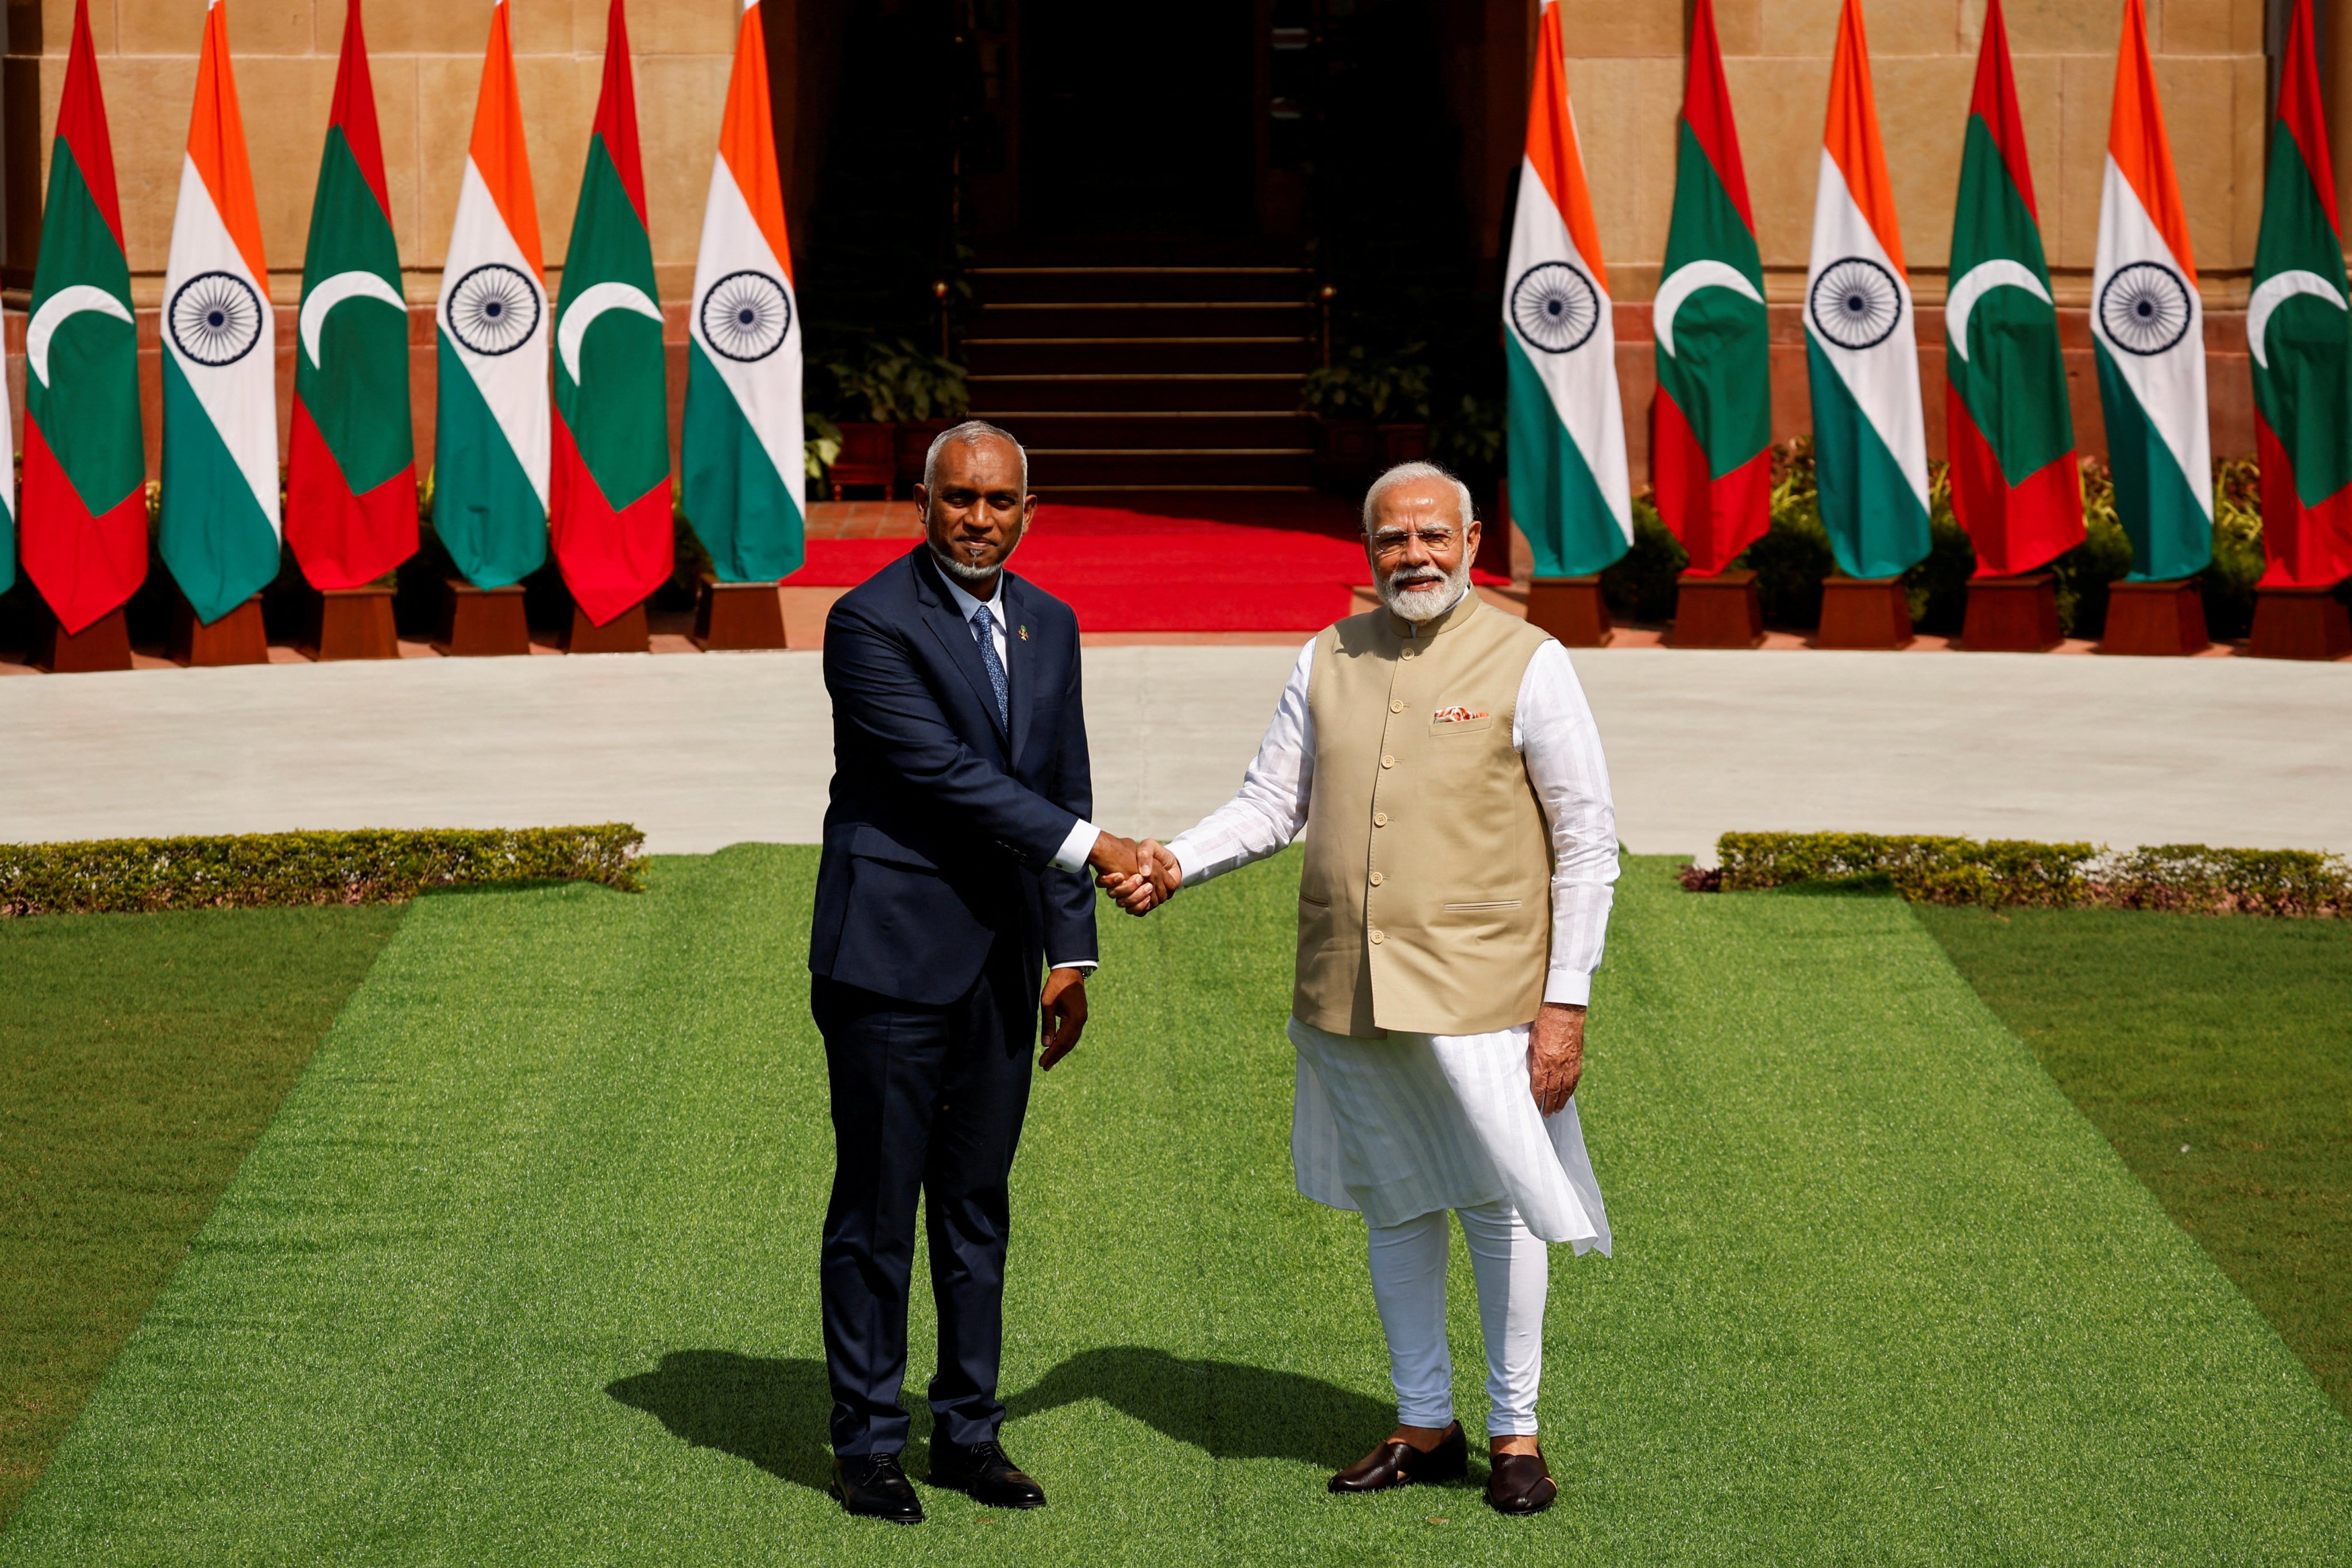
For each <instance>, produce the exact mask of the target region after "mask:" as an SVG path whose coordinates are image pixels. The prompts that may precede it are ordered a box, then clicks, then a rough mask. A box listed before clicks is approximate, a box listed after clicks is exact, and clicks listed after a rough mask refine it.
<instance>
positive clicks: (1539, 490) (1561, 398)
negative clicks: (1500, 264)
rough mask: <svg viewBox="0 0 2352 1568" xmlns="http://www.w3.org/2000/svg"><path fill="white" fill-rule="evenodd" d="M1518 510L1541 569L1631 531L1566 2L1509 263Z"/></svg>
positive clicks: (1597, 565) (1523, 170)
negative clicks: (1567, 43) (1565, 38)
mask: <svg viewBox="0 0 2352 1568" xmlns="http://www.w3.org/2000/svg"><path fill="white" fill-rule="evenodd" d="M1504 276H1505V278H1506V279H1508V282H1507V285H1506V287H1505V290H1504V294H1503V324H1504V327H1505V329H1506V330H1505V331H1504V333H1503V357H1504V360H1505V363H1507V366H1508V369H1509V374H1510V422H1509V428H1510V476H1511V514H1512V520H1513V521H1516V522H1517V524H1518V525H1519V528H1520V531H1523V532H1524V533H1526V535H1527V536H1528V546H1529V548H1530V549H1531V550H1532V551H1533V552H1534V554H1535V574H1536V575H1537V576H1538V577H1578V576H1583V575H1586V574H1590V573H1593V572H1598V571H1600V570H1601V568H1602V567H1604V566H1606V565H1608V564H1609V563H1611V562H1612V561H1614V560H1616V559H1617V558H1618V557H1619V556H1621V555H1622V554H1624V553H1625V550H1626V547H1627V546H1628V545H1629V544H1631V543H1632V542H1633V492H1632V489H1631V486H1630V485H1629V484H1628V482H1627V479H1626V469H1625V417H1624V414H1623V411H1622V406H1621V405H1620V404H1619V402H1618V395H1617V332H1616V328H1615V324H1614V323H1613V322H1612V321H1611V319H1610V310H1609V272H1608V269H1607V268H1606V267H1605V266H1604V265H1603V264H1602V262H1601V234H1600V230H1599V229H1598V228H1597V227H1595V226H1594V224H1593V221H1592V194H1591V190H1590V189H1589V188H1588V187H1587V186H1586V184H1585V183H1584V154H1583V152H1582V151H1581V149H1580V148H1579V146H1578V145H1577V140H1576V117H1575V115H1574V113H1573V112H1571V111H1570V109H1569V105H1568V65H1567V57H1566V54H1565V52H1564V50H1563V48H1562V46H1561V40H1560V30H1559V5H1558V3H1557V0H1544V8H1543V14H1542V16H1541V18H1540V19H1539V20H1538V22H1537V24H1536V79H1535V89H1534V92H1533V94H1532V96H1531V98H1530V100H1529V101H1528V149H1527V155H1526V158H1525V160H1524V161H1523V162H1522V163H1520V165H1519V204H1518V210H1517V212H1516V213H1515V214H1514V215H1513V216H1512V218H1511V257H1510V265H1509V268H1508V269H1507V271H1506V272H1505V274H1504Z"/></svg>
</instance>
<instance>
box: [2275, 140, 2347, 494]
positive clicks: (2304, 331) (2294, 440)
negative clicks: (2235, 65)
mask: <svg viewBox="0 0 2352 1568" xmlns="http://www.w3.org/2000/svg"><path fill="white" fill-rule="evenodd" d="M2289 272H2303V273H2307V274H2310V275H2311V276H2313V277H2314V278H2316V279H2318V280H2319V281H2320V282H2322V283H2324V284H2326V286H2327V287H2328V288H2331V289H2334V290H2335V296H2334V298H2332V299H2330V298H2326V297H2324V296H2322V295H2319V294H2315V293H2294V294H2289V295H2288V296H2286V298H2285V299H2284V300H2281V301H2280V302H2279V304H2278V306H2277V308H2276V309H2274V310H2273V311H2272V312H2271V315H2270V319H2269V321H2267V322H2266V323H2265V325H2264V330H2263V350H2264V353H2265V355H2266V357H2267V358H2268V360H2269V362H2270V363H2269V364H2268V366H2267V367H2265V366H2263V365H2262V364H2260V363H2257V364H2255V365H2254V366H2253V367H2252V369H2253V377H2254V406H2255V407H2256V408H2258V409H2260V410H2261V411H2262V416H2263V419H2264V421H2266V422H2267V423H2268V424H2269V426H2270V427H2271V429H2272V430H2273V431H2274V432H2276V434H2277V436H2278V438H2279V440H2280V441H2281V442H2282V443H2283V444H2284V446H2285V447H2286V449H2287V455H2288V456H2289V457H2290V458H2292V459H2293V460H2294V493H2295V495H2296V496H2297V497H2298V498H2299V499H2300V500H2302V502H2303V504H2304V505H2305V506H2317V505H2318V504H2319V503H2320V502H2322V501H2324V500H2326V499H2327V498H2328V497H2330V496H2332V495H2334V494H2335V493H2336V491H2338V490H2340V489H2343V488H2344V487H2345V486H2346V485H2347V484H2352V319H2347V314H2346V307H2345V275H2344V256H2343V252H2342V251H2341V250H2339V249H2338V248H2337V247H2336V229H2335V226H2333V225H2332V224H2330V223H2329V222H2328V221H2327V211H2326V208H2325V207H2323V206H2321V205H2320V203H2319V195H2318V192H2317V190H2316V188H2315V186H2314V184H2313V183H2312V177H2311V170H2310V167H2309V165H2307V164H2306V163H2305V162H2304V158H2303V150H2302V149H2301V148H2300V147H2298V146H2297V145H2296V144H2295V139H2294V137H2293V136H2292V135H2290V134H2288V132H2287V131H2286V129H2285V127H2284V124H2281V125H2276V126H2273V128H2272V131H2271V155H2270V165H2269V168H2268V170H2267V172H2266V174H2265V176H2264V183H2263V226H2262V234H2261V237H2260V239H2259V240H2258V241H2257V242H2256V244H2255V247H2254V286H2255V289H2256V290H2257V292H2259V291H2260V290H2261V289H2262V288H2263V285H2264V284H2265V283H2266V282H2268V280H2270V279H2273V278H2276V277H2279V276H2280V275H2282V274H2284V273H2289Z"/></svg>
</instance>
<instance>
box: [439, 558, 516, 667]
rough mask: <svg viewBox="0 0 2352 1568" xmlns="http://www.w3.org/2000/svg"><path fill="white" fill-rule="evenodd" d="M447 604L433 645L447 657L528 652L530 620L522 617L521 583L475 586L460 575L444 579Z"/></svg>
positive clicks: (500, 656)
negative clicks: (446, 589) (445, 580)
mask: <svg viewBox="0 0 2352 1568" xmlns="http://www.w3.org/2000/svg"><path fill="white" fill-rule="evenodd" d="M447 584H448V588H449V599H448V603H447V604H446V605H444V606H443V608H442V612H441V635H440V636H439V637H436V638H435V639H434V642H433V646H434V647H436V648H437V649H439V650H440V651H441V653H442V654H443V655H444V656H446V658H508V657H511V656H513V655H515V654H527V653H529V652H530V621H529V620H527V619H526V618H525V617H524V614H523V603H522V584H520V583H509V584H506V586H504V587H502V588H477V587H475V586H474V585H473V584H471V583H468V582H467V581H466V580H465V579H464V578H462V577H451V578H449V579H447Z"/></svg>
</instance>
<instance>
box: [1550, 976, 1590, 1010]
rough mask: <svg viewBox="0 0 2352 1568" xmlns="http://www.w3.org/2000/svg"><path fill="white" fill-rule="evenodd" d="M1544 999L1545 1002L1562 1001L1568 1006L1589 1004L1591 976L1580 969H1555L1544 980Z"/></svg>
mask: <svg viewBox="0 0 2352 1568" xmlns="http://www.w3.org/2000/svg"><path fill="white" fill-rule="evenodd" d="M1544 1000H1545V1001H1546V1002H1547V1003H1551V1002H1559V1003H1564V1004H1566V1005H1569V1006H1570V1007H1583V1006H1587V1005H1591V1000H1592V976H1591V974H1590V973H1585V972H1583V971H1580V970H1575V969H1555V970H1553V971H1552V972H1551V973H1550V974H1549V976H1548V977H1547V978H1546V979H1545V981H1544Z"/></svg>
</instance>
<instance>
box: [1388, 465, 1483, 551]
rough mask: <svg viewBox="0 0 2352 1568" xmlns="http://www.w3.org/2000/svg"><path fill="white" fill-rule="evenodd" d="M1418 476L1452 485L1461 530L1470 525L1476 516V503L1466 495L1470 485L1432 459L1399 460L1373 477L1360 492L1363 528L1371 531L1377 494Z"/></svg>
mask: <svg viewBox="0 0 2352 1568" xmlns="http://www.w3.org/2000/svg"><path fill="white" fill-rule="evenodd" d="M1421 479H1444V481H1445V482H1446V483H1447V484H1449V485H1452V486H1453V487H1454V505H1455V506H1456V507H1458V508H1459V509H1460V510H1461V521H1462V531H1464V532H1465V533H1467V532H1468V531H1470V525H1471V524H1472V523H1473V522H1475V521H1477V518H1478V509H1477V504H1476V503H1475V501H1473V500H1471V498H1470V487H1469V486H1468V485H1465V484H1464V483H1463V482H1462V481H1461V479H1458V478H1456V477H1455V476H1454V474H1453V473H1452V472H1451V471H1450V470H1448V469H1445V468H1439V467H1438V466H1437V465H1436V464H1435V463H1399V464H1398V465H1397V466H1396V467H1395V468H1391V469H1390V470H1389V471H1388V472H1387V473H1385V474H1382V475H1381V477H1380V478H1379V479H1374V480H1373V481H1372V488H1371V489H1368V490H1366V491H1365V492H1364V532H1365V533H1366V534H1370V532H1371V531H1372V521H1373V520H1374V519H1375V518H1377V517H1378V516H1379V515H1380V510H1381V497H1383V496H1385V495H1387V494H1388V493H1389V492H1390V491H1391V490H1392V489H1396V488H1397V487H1398V486H1399V485H1409V484H1412V483H1415V482H1416V481H1418V480H1421Z"/></svg>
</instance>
